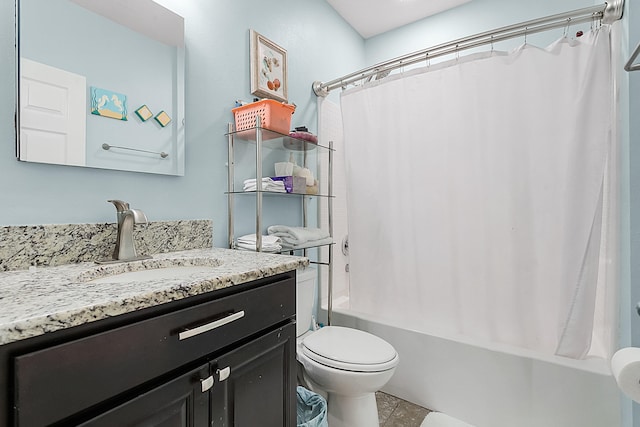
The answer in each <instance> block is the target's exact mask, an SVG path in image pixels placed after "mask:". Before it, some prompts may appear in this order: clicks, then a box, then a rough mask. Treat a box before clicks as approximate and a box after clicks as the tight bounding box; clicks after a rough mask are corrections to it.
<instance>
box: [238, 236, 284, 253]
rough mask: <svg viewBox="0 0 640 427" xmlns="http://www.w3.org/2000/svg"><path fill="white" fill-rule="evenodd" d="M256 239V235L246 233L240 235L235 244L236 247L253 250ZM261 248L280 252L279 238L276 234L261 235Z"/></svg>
mask: <svg viewBox="0 0 640 427" xmlns="http://www.w3.org/2000/svg"><path fill="white" fill-rule="evenodd" d="M256 240H257V237H256V235H255V234H247V235H244V236H240V237H238V240H237V241H236V246H237V247H238V249H244V250H247V251H255V250H256ZM261 249H262V252H280V251H281V250H282V245H281V244H280V238H279V237H277V236H262V247H261Z"/></svg>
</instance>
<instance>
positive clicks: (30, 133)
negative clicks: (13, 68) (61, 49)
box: [19, 58, 88, 166]
mask: <svg viewBox="0 0 640 427" xmlns="http://www.w3.org/2000/svg"><path fill="white" fill-rule="evenodd" d="M86 92H87V83H86V78H85V77H84V76H81V75H78V74H74V73H70V72H68V71H64V70H61V69H59V68H54V67H51V66H48V65H45V64H41V63H39V62H36V61H31V60H29V59H26V58H20V147H19V158H20V160H25V161H30V162H44V163H61V164H70V165H76V166H83V165H84V164H85V163H86V159H85V158H86V156H85V151H86V149H85V142H86V115H87V111H88V106H87V93H86Z"/></svg>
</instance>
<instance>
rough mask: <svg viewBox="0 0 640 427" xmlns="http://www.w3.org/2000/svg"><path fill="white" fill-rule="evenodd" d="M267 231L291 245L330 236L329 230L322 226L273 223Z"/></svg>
mask: <svg viewBox="0 0 640 427" xmlns="http://www.w3.org/2000/svg"><path fill="white" fill-rule="evenodd" d="M267 233H269V234H270V235H273V236H278V237H280V238H281V239H282V241H283V242H285V243H288V244H289V245H303V244H306V243H309V242H313V241H316V240H322V239H326V238H328V237H329V232H328V231H325V230H322V229H320V228H312V227H289V226H286V225H271V226H269V227H268V228H267Z"/></svg>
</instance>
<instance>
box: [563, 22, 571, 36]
mask: <svg viewBox="0 0 640 427" xmlns="http://www.w3.org/2000/svg"><path fill="white" fill-rule="evenodd" d="M570 25H571V18H567V26H566V27H564V36H565V37H567V36H568V35H569V26H570Z"/></svg>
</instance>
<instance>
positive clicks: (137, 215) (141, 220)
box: [129, 209, 149, 224]
mask: <svg viewBox="0 0 640 427" xmlns="http://www.w3.org/2000/svg"><path fill="white" fill-rule="evenodd" d="M129 211H130V212H131V213H133V223H134V224H147V223H148V222H149V219H148V218H147V216H146V215H145V214H144V212H142V211H141V210H140V209H129Z"/></svg>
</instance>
